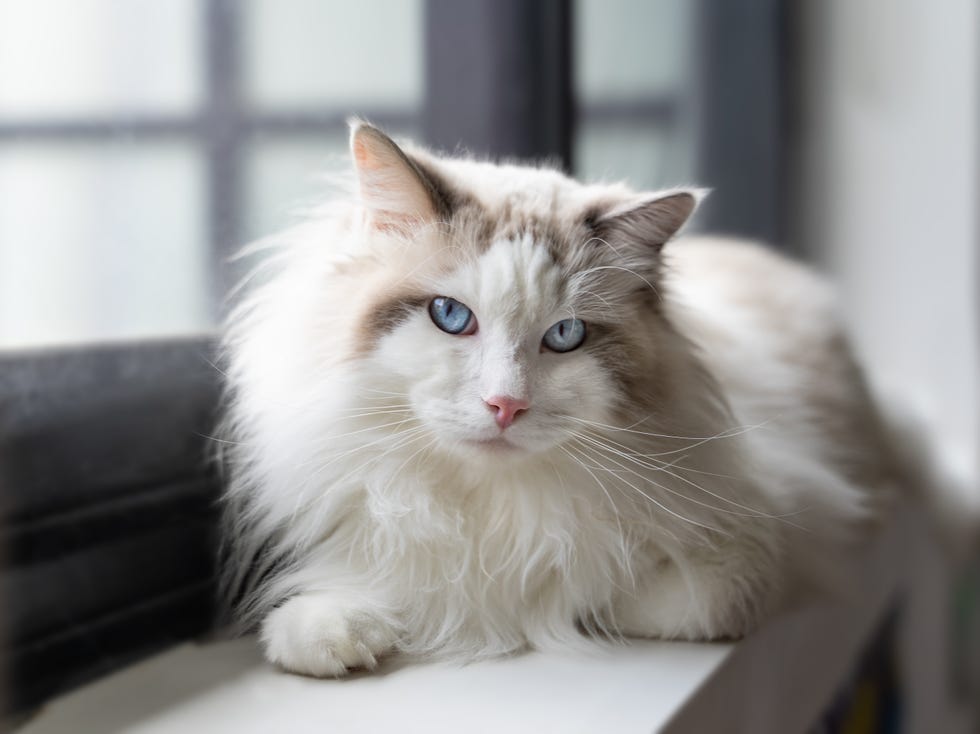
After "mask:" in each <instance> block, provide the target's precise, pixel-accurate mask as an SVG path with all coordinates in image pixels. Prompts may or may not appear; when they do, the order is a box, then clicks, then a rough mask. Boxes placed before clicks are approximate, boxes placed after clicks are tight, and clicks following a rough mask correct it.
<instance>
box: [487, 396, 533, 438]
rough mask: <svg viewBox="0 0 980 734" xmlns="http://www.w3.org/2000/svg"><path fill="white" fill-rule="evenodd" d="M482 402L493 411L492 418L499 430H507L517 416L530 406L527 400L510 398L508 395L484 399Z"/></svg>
mask: <svg viewBox="0 0 980 734" xmlns="http://www.w3.org/2000/svg"><path fill="white" fill-rule="evenodd" d="M483 402H485V403H486V404H487V407H488V408H490V410H492V411H494V418H495V420H496V421H497V425H498V426H500V429H501V430H503V429H504V428H507V426H509V425H510V424H511V423H513V422H514V419H515V418H517V416H518V415H520V414H521V413H523V412H524V411H526V410H527V409H528V407H529V406H530V405H531V403H530V402H528V401H527V400H524V399H522V398H512V397H511V396H510V395H494V396H493V397H490V398H485V399H484V401H483Z"/></svg>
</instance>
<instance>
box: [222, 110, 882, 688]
mask: <svg viewBox="0 0 980 734" xmlns="http://www.w3.org/2000/svg"><path fill="white" fill-rule="evenodd" d="M351 150H352V155H353V164H354V172H355V174H356V181H357V187H356V191H354V192H352V194H351V196H350V197H348V198H344V199H341V200H338V201H335V202H333V203H332V204H330V205H328V206H327V207H325V208H324V209H323V210H321V211H320V212H319V213H318V215H317V216H315V217H313V219H312V220H311V221H309V222H308V223H306V224H304V225H301V226H299V227H297V228H296V229H295V230H293V231H291V232H289V233H287V234H286V235H283V237H281V238H280V243H279V244H281V245H282V248H281V251H280V253H279V255H278V258H276V260H277V262H278V266H277V268H278V269H277V272H276V274H275V275H274V276H273V277H271V278H270V279H269V280H268V281H267V282H266V283H265V284H264V285H262V286H261V287H258V288H257V289H256V291H255V292H254V293H252V294H251V295H250V296H249V297H248V299H247V300H246V302H245V303H244V304H243V305H242V306H241V307H240V308H239V309H238V310H237V311H236V312H235V314H234V315H233V317H232V319H231V322H230V327H229V330H228V336H227V339H226V351H227V354H226V357H227V364H228V377H229V383H230V388H229V390H230V392H229V404H228V414H227V420H226V438H227V440H228V443H229V445H230V446H231V449H230V451H229V455H228V465H229V471H230V475H229V480H230V481H229V487H228V489H227V495H226V498H225V500H226V509H227V517H228V519H229V526H228V527H229V533H228V535H229V541H228V542H229V544H230V545H229V548H228V549H227V554H228V557H229V563H228V569H227V573H226V576H225V587H226V592H227V594H228V595H229V597H234V598H235V599H237V613H238V615H239V618H240V620H241V623H242V625H243V626H244V627H245V628H255V627H257V628H258V630H259V632H260V638H261V641H262V645H263V646H264V649H265V654H266V656H267V657H268V659H269V660H270V661H272V662H274V663H276V664H278V665H280V666H282V667H283V668H286V669H288V670H291V671H295V672H299V673H305V674H309V675H315V676H336V675H343V674H344V673H345V671H347V670H349V669H351V668H356V667H369V668H370V667H372V666H374V665H375V662H376V660H377V659H378V658H379V657H380V656H382V655H384V654H386V653H389V652H391V651H404V652H408V653H415V654H426V655H435V656H440V657H454V658H457V659H464V660H471V659H475V658H481V657H484V656H492V655H499V654H504V653H509V652H512V651H517V650H521V649H525V648H529V647H531V648H539V649H540V648H551V647H566V646H569V645H575V644H580V643H581V642H583V641H585V640H586V639H596V638H600V639H610V638H613V639H618V638H621V637H630V636H639V637H656V638H681V639H689V640H707V639H716V638H733V637H738V636H741V635H743V634H745V633H746V632H748V631H750V630H752V629H753V627H754V626H756V625H757V624H758V623H759V621H760V620H761V619H762V618H763V617H764V616H765V615H766V614H767V613H769V612H771V611H772V610H773V609H775V608H776V607H777V606H779V605H780V604H782V603H783V602H784V601H785V599H786V598H787V595H788V594H790V593H791V591H790V590H791V589H793V588H795V587H796V586H799V585H800V584H801V582H802V580H803V579H809V578H812V577H819V576H820V575H821V573H822V572H823V571H822V570H821V561H827V559H831V558H835V557H836V556H835V555H834V553H835V552H838V551H841V550H842V549H845V548H846V547H847V544H848V543H850V542H851V541H852V540H853V538H854V537H855V535H856V531H857V530H858V529H859V528H860V527H861V526H862V525H863V524H864V523H866V522H867V521H868V520H869V519H872V517H873V514H874V511H875V510H874V508H875V506H876V504H877V499H876V498H877V497H879V496H881V495H882V493H883V488H884V487H885V486H886V484H887V475H886V471H885V466H886V465H887V462H886V461H885V449H884V448H883V445H882V443H881V442H880V440H879V435H880V434H879V426H878V421H877V418H876V414H875V412H874V410H873V408H872V405H871V402H870V400H869V398H868V395H867V393H866V390H865V388H864V386H863V382H862V379H861V376H860V373H859V372H858V370H857V369H856V367H855V365H854V363H853V361H852V358H851V356H850V354H849V352H848V349H847V347H846V345H845V341H844V339H843V337H842V335H841V330H840V328H839V326H838V322H837V320H836V318H835V316H834V312H833V299H832V296H831V293H830V292H829V290H828V288H827V287H826V286H825V284H824V283H822V282H821V281H820V280H819V279H818V278H817V277H815V276H814V275H812V274H811V273H809V272H807V271H806V270H804V269H803V268H801V267H799V266H797V265H794V264H791V263H789V262H787V261H786V260H784V259H782V258H780V257H778V256H776V255H774V254H771V253H769V252H767V251H766V250H764V249H762V248H760V247H757V246H755V245H751V244H746V243H739V242H732V241H721V240H711V239H703V238H680V239H678V240H676V241H672V238H673V236H674V235H675V234H676V233H677V231H678V230H679V229H680V228H681V227H682V225H683V224H684V223H685V221H686V220H687V219H688V217H690V215H691V214H692V212H693V211H694V209H695V208H696V206H697V204H698V201H699V199H700V197H701V193H700V192H699V191H697V190H684V189H676V190H670V191H661V192H656V193H636V192H634V191H631V190H629V189H628V188H626V187H625V186H622V185H583V184H580V183H578V182H576V181H573V180H571V179H569V178H567V177H565V176H564V175H562V174H560V173H558V172H556V171H553V170H548V169H546V168H532V167H521V166H516V165H494V164H491V163H487V162H480V161H475V160H469V159H465V158H462V159H450V158H442V157H437V156H435V155H433V154H431V153H428V152H426V151H424V150H421V149H417V148H414V147H404V148H401V147H399V146H398V145H396V144H395V143H394V142H392V140H390V139H389V138H388V137H386V136H385V135H384V134H383V133H381V132H380V131H378V130H377V129H375V128H373V127H371V126H369V125H367V124H363V123H355V124H353V127H352V134H351ZM824 565H828V564H826V563H825V564H824ZM824 570H826V569H824Z"/></svg>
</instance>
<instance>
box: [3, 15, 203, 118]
mask: <svg viewBox="0 0 980 734" xmlns="http://www.w3.org/2000/svg"><path fill="white" fill-rule="evenodd" d="M201 15H202V13H201V11H200V7H199V3H198V2H196V0H165V1H163V2H161V0H0V118H3V119H5V120H11V119H33V118H52V117H54V118H66V117H83V116H107V115H110V114H119V113H135V112H141V113H150V112H154V113H168V114H180V113H186V112H188V111H192V110H193V108H194V107H196V106H197V104H198V103H199V101H200V99H201V96H202V73H201V69H202V64H201V46H202V39H201V33H200V31H201V28H200V25H201V24H200V17H201Z"/></svg>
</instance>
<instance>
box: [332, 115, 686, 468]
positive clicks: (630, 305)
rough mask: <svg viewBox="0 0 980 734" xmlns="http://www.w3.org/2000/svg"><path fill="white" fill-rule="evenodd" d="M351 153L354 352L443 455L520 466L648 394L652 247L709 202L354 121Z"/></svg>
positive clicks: (654, 311) (656, 279)
mask: <svg viewBox="0 0 980 734" xmlns="http://www.w3.org/2000/svg"><path fill="white" fill-rule="evenodd" d="M351 150H352V155H353V159H354V167H355V171H356V173H357V180H358V184H359V201H360V203H361V205H362V206H361V209H360V212H361V216H360V218H359V220H358V221H357V223H356V224H354V225H353V226H355V227H356V228H357V229H358V237H360V238H361V240H362V241H363V242H364V243H365V244H364V250H363V251H362V252H361V253H360V258H361V260H362V264H361V265H359V266H358V265H352V266H351V268H350V278H351V284H350V286H349V287H351V288H353V289H356V290H358V291H359V295H358V297H357V298H354V299H353V300H352V302H353V303H355V304H356V305H355V306H353V309H354V311H356V314H355V316H354V317H353V318H354V321H355V323H356V326H355V331H356V337H355V338H354V340H353V345H354V346H353V347H352V350H353V351H354V352H355V353H356V356H357V358H358V359H365V360H368V361H370V364H371V372H372V373H373V374H378V371H379V370H380V371H381V372H383V373H384V374H385V375H386V377H387V378H388V379H386V380H385V384H386V386H387V388H388V389H389V390H390V391H391V392H392V393H396V392H397V393H402V394H404V395H407V400H406V403H407V405H408V406H410V410H411V412H412V417H413V419H414V420H417V421H419V422H420V423H421V425H422V426H424V428H425V429H426V431H427V433H428V434H430V435H431V436H432V437H433V438H434V441H435V443H436V444H437V446H438V447H439V448H440V449H441V450H443V451H445V452H447V453H451V454H454V455H457V456H461V457H464V458H477V459H490V460H492V461H500V460H505V459H507V460H509V459H513V458H520V457H526V456H530V455H534V454H537V453H540V452H543V451H548V450H551V449H555V448H557V447H560V446H561V444H562V443H563V442H565V441H566V439H567V438H568V436H569V435H570V434H571V432H572V431H577V432H580V431H582V430H585V429H587V428H588V427H589V426H590V425H593V426H594V424H597V423H598V424H604V423H610V422H615V421H619V420H622V416H623V415H628V414H629V407H630V406H631V405H632V404H634V403H636V402H649V401H651V400H653V401H655V396H654V395H653V394H652V393H654V392H655V391H656V390H657V389H658V387H657V385H658V381H657V379H656V374H657V371H658V364H659V363H660V361H661V359H662V357H663V352H664V350H665V349H669V348H670V346H669V345H670V326H669V324H668V323H666V320H665V319H664V318H663V314H662V293H661V256H660V250H661V248H662V247H663V245H664V243H665V242H667V240H668V239H670V238H671V237H672V236H673V235H674V234H675V233H676V232H677V230H678V229H679V228H680V227H681V226H682V225H683V224H684V222H685V221H686V220H687V218H688V217H689V216H690V214H691V213H692V212H693V211H694V209H695V207H696V205H697V203H698V200H699V198H700V196H701V192H699V191H696V190H672V191H667V192H660V193H655V194H637V193H635V192H632V191H630V190H629V189H627V188H626V187H623V186H606V185H602V186H584V185H582V184H579V183H577V182H575V181H573V180H571V179H569V178H567V177H565V176H563V175H561V174H560V173H558V172H556V171H552V170H548V169H537V168H529V167H520V166H498V165H493V164H490V163H484V162H477V161H473V160H463V159H458V160H457V159H445V158H439V157H436V156H433V155H431V154H429V153H427V152H425V151H422V150H416V149H412V148H406V149H403V148H400V147H399V146H398V145H397V144H395V143H394V142H393V141H392V140H391V139H389V138H388V137H387V136H385V135H384V134H383V133H381V132H380V131H378V130H377V129H375V128H373V127H371V126H369V125H366V124H363V123H355V124H354V125H353V129H352V135H351Z"/></svg>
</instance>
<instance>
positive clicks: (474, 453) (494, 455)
mask: <svg viewBox="0 0 980 734" xmlns="http://www.w3.org/2000/svg"><path fill="white" fill-rule="evenodd" d="M455 448H456V453H457V454H462V455H463V456H465V457H467V458H478V459H485V460H496V461H499V460H501V459H520V458H523V457H526V456H529V455H531V453H532V452H531V451H529V450H528V448H527V447H526V446H522V445H520V444H518V443H514V442H512V441H510V440H508V439H507V438H505V437H504V436H494V437H493V438H466V439H462V440H460V441H458V442H457V443H456V445H455Z"/></svg>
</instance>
